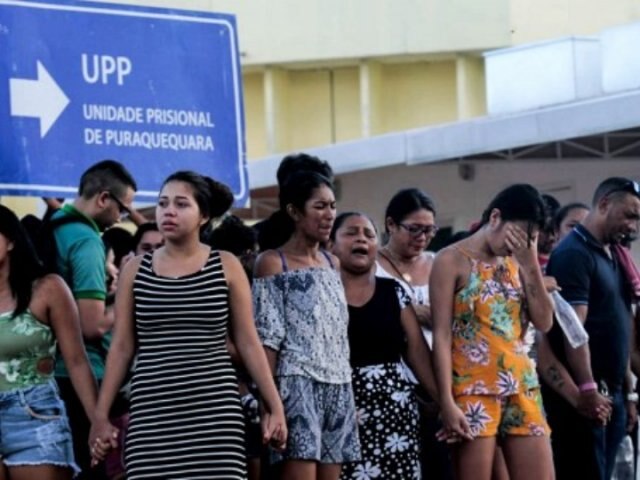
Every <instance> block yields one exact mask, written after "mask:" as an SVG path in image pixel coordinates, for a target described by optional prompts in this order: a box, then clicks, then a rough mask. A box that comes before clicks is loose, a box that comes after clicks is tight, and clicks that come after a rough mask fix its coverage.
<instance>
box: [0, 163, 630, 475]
mask: <svg viewBox="0 0 640 480" xmlns="http://www.w3.org/2000/svg"><path fill="white" fill-rule="evenodd" d="M277 180H278V186H279V203H280V208H279V210H278V211H277V212H275V213H274V214H273V215H272V216H271V217H269V218H268V219H265V220H263V221H261V222H259V223H257V224H255V225H252V226H249V225H246V224H244V223H243V222H242V221H241V220H240V219H239V218H237V217H234V216H233V215H230V214H229V213H228V211H229V209H230V208H231V206H232V203H233V195H232V193H231V192H230V190H229V188H228V187H227V186H225V185H223V184H221V183H219V182H217V181H215V180H212V179H210V178H208V177H206V176H204V175H201V174H198V173H196V172H191V171H179V172H175V173H173V174H172V175H170V176H169V177H168V178H167V179H166V180H165V181H164V182H163V184H162V185H160V186H159V190H160V194H159V197H158V202H157V205H156V208H155V219H153V221H151V220H148V219H146V218H145V217H144V216H142V215H141V214H140V213H139V212H137V211H136V210H135V209H134V208H133V207H132V201H133V198H134V195H135V191H136V188H137V187H136V182H135V180H134V179H133V178H132V176H131V175H130V174H129V172H128V171H127V170H126V168H125V167H124V166H123V165H121V164H120V163H118V162H115V161H112V160H105V161H102V162H99V163H97V164H95V165H93V166H92V167H90V168H89V169H88V170H87V171H86V172H85V173H84V174H83V175H82V178H81V179H80V184H79V189H78V196H77V198H76V199H74V200H73V201H72V202H70V203H66V204H62V203H61V202H59V201H57V200H55V199H47V205H48V207H49V211H48V213H47V215H46V218H45V219H44V220H42V225H41V228H40V229H39V230H37V231H38V232H39V233H38V234H34V233H33V232H34V231H35V230H34V229H33V223H34V219H33V218H31V219H26V218H25V219H23V220H22V222H21V221H20V220H19V219H18V218H17V216H16V215H15V214H14V213H13V212H12V211H11V210H9V209H8V208H6V207H3V206H0V456H1V457H2V466H1V467H0V479H7V480H22V479H33V478H38V479H44V480H58V479H69V478H73V477H75V478H81V479H95V480H103V479H122V478H127V479H131V480H136V479H152V478H155V479H167V480H173V479H197V478H202V479H214V478H219V479H245V478H250V479H252V480H258V479H272V478H273V479H277V478H278V479H285V480H293V479H304V480H307V479H309V480H313V479H318V480H338V479H342V480H348V479H352V480H368V479H422V478H424V479H431V478H433V479H452V478H456V479H492V478H495V479H509V478H510V479H513V480H515V479H518V480H520V479H535V480H538V479H553V478H559V479H574V478H581V479H610V478H612V476H614V475H615V474H616V473H615V466H616V456H617V454H618V450H619V448H620V445H621V443H622V442H623V439H624V438H625V436H626V435H627V434H628V433H630V432H632V431H633V430H634V428H637V427H636V422H637V411H636V405H637V401H638V395H637V393H636V384H635V376H636V375H639V376H640V338H639V337H638V336H637V334H636V331H637V330H636V327H637V323H638V322H640V313H638V312H639V309H638V303H639V302H640V273H639V272H638V269H637V267H636V266H635V264H634V261H633V258H632V256H631V254H630V251H629V246H630V244H631V242H632V241H633V240H634V239H635V238H636V236H637V234H638V230H639V224H640V186H639V184H638V183H637V182H636V181H633V180H631V179H627V178H621V177H612V178H608V179H606V180H603V181H602V182H601V183H600V184H599V185H598V187H597V189H596V191H595V193H594V196H593V199H592V203H591V205H590V206H589V205H586V204H582V203H572V204H568V205H564V206H563V205H560V204H559V203H558V202H557V201H556V200H555V199H554V198H553V197H551V196H548V195H541V194H540V192H538V190H536V188H535V187H533V186H531V185H528V184H516V185H511V186H508V187H507V188H505V189H503V190H502V191H500V192H496V195H495V197H494V198H493V200H492V201H491V202H490V203H489V204H488V206H487V207H486V209H485V210H484V212H483V214H482V216H481V218H480V219H479V220H478V221H477V222H476V223H475V224H474V225H472V226H470V229H469V231H465V232H458V233H457V234H456V235H454V236H452V237H451V238H450V239H448V245H446V246H445V247H443V248H441V249H440V250H439V251H438V252H431V251H429V246H430V243H431V241H432V240H433V239H434V237H435V236H436V234H437V232H438V226H437V223H436V218H437V216H436V204H435V202H434V201H433V199H431V198H430V197H429V196H428V195H427V194H426V193H425V192H423V191H421V190H420V189H418V188H407V189H403V190H400V191H398V192H397V193H396V194H395V195H394V196H393V197H392V198H391V199H390V200H389V203H388V206H387V208H386V211H385V212H384V224H383V225H382V226H381V227H380V228H379V227H378V226H377V225H376V223H375V222H374V221H373V220H372V217H371V214H377V213H378V212H357V211H351V212H344V213H340V214H339V215H338V214H337V210H338V205H337V202H336V198H335V193H334V175H333V171H332V169H331V167H330V165H329V164H328V163H327V162H325V161H322V160H320V159H318V158H316V157H313V156H310V155H306V154H295V155H289V156H287V157H285V158H284V159H283V161H282V162H281V164H280V167H279V169H278V172H277ZM380 213H382V212H380ZM126 217H128V218H129V220H131V222H133V224H135V232H134V233H133V234H132V233H130V230H131V229H128V230H127V229H124V228H120V227H119V226H118V225H116V224H118V223H119V222H120V221H121V220H124V219H125V218H126ZM36 223H37V222H36ZM36 237H38V238H36ZM42 240H47V241H48V242H49V243H53V244H54V245H55V248H54V249H53V261H51V259H47V258H45V257H46V256H48V255H51V253H50V251H51V249H49V252H46V251H45V249H44V248H43V247H42V243H43V242H42ZM45 243H46V242H45ZM47 260H49V261H47ZM50 264H53V266H54V267H55V268H47V267H46V265H50ZM554 292H555V294H554V295H553V296H552V295H551V294H552V293H554ZM558 293H559V294H560V297H558V296H557V294H558ZM558 298H560V300H558ZM562 299H564V300H562ZM558 301H566V302H568V304H570V305H571V307H572V312H574V313H575V315H574V316H571V318H569V319H567V320H566V321H567V322H570V321H573V322H574V327H575V328H584V330H586V333H587V334H588V341H586V342H583V343H582V344H580V345H578V346H576V345H575V344H573V343H571V342H570V341H569V339H568V336H569V335H570V332H568V331H567V330H566V328H567V327H565V326H564V325H565V323H561V322H558V321H557V315H559V307H558V303H557V302H558Z"/></svg>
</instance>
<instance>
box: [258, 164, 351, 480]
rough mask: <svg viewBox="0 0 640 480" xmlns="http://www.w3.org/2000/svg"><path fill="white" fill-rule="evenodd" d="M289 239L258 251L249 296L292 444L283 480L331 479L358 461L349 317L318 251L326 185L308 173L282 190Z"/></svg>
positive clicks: (328, 218)
mask: <svg viewBox="0 0 640 480" xmlns="http://www.w3.org/2000/svg"><path fill="white" fill-rule="evenodd" d="M280 208H281V211H280V214H279V217H280V219H281V220H282V221H283V228H284V229H285V231H286V232H288V235H289V239H288V240H287V241H286V242H285V243H284V245H282V246H281V247H280V248H278V249H275V250H267V251H266V252H264V253H262V254H261V255H260V256H259V257H258V259H257V261H256V267H255V278H254V283H253V297H254V307H255V317H256V324H257V329H258V335H259V336H260V338H261V340H262V344H263V345H264V347H265V350H266V352H267V357H268V358H269V362H270V364H271V368H272V370H273V372H274V375H275V377H276V381H277V384H278V389H279V391H280V395H281V397H282V402H283V404H284V409H285V417H286V420H287V427H288V429H289V438H288V441H287V447H286V449H285V451H284V452H283V453H282V454H274V458H273V460H274V461H281V460H283V461H284V462H283V464H282V478H284V479H293V478H304V479H310V480H313V479H316V478H322V479H326V480H329V479H336V480H337V478H338V477H339V475H340V469H341V466H342V464H343V463H346V462H352V461H356V460H358V459H359V458H360V444H359V441H358V432H357V427H356V414H355V404H354V399H353V391H352V389H351V367H350V365H349V342H348V335H347V324H348V312H347V303H346V299H345V294H344V289H343V287H342V282H341V281H340V274H339V273H338V270H337V268H338V259H337V258H336V257H335V256H333V255H332V254H331V253H329V252H327V251H325V250H323V249H322V248H321V245H322V244H325V243H326V242H327V241H328V240H329V234H330V233H331V227H332V226H333V222H334V220H335V217H336V201H335V196H334V193H333V185H332V183H331V181H330V180H329V179H328V178H326V177H324V176H322V175H320V174H318V173H315V172H311V171H308V170H305V171H298V172H294V173H292V174H291V175H290V176H289V177H288V178H287V179H286V180H284V182H283V185H281V188H280Z"/></svg>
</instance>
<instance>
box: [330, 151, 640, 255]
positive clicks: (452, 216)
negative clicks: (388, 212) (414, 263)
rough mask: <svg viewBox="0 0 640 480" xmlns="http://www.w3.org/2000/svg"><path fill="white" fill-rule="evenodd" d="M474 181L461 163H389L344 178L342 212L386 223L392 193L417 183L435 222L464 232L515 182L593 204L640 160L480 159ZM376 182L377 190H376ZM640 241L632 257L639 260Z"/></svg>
mask: <svg viewBox="0 0 640 480" xmlns="http://www.w3.org/2000/svg"><path fill="white" fill-rule="evenodd" d="M473 165H474V168H475V175H474V178H473V180H471V181H465V180H463V179H462V178H460V175H459V173H458V169H459V163H458V162H443V163H435V164H429V165H418V166H414V167H398V166H395V167H386V168H378V169H375V170H368V171H363V172H358V173H350V174H345V175H342V176H340V199H339V202H338V209H339V211H347V210H361V211H363V212H366V213H368V214H369V215H371V217H372V218H373V219H374V220H375V221H376V222H377V223H378V226H379V227H382V225H383V217H384V210H385V208H386V206H387V202H388V201H389V200H390V199H391V197H392V196H393V194H394V193H395V192H397V191H398V190H400V189H402V188H408V187H417V188H420V189H422V190H424V191H425V192H426V193H427V194H428V195H429V196H431V197H432V198H433V199H434V201H435V202H436V207H437V223H438V224H439V225H441V226H453V229H454V231H458V230H466V229H468V227H469V225H470V224H471V223H472V222H473V221H475V220H478V219H479V218H480V216H481V215H482V211H483V209H484V208H486V206H487V205H488V204H489V202H490V201H491V199H492V198H493V196H494V195H495V194H496V193H498V192H499V191H500V190H501V189H502V188H504V187H507V186H509V185H511V184H513V183H531V184H533V185H534V186H535V187H537V188H538V189H539V190H541V191H543V192H548V193H550V194H552V195H554V196H555V197H556V198H558V200H559V201H560V202H561V203H569V202H576V201H579V202H583V203H586V204H587V205H590V204H591V197H592V196H593V192H594V190H595V188H596V186H597V185H598V183H600V182H601V181H602V180H604V179H605V178H607V177H610V176H623V177H631V178H636V179H637V178H640V159H630V160H570V161H556V160H546V159H545V160H533V159H530V160H523V161H512V162H509V161H477V162H474V163H473ZM372 185H375V188H372ZM638 243H639V242H635V244H634V255H635V257H636V260H637V261H640V245H638Z"/></svg>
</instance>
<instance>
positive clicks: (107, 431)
mask: <svg viewBox="0 0 640 480" xmlns="http://www.w3.org/2000/svg"><path fill="white" fill-rule="evenodd" d="M118 434H119V430H118V429H117V428H116V427H114V426H113V425H112V424H111V423H110V422H109V420H107V419H104V420H94V422H93V423H92V424H91V431H90V432H89V451H90V452H91V466H94V465H97V464H98V463H100V462H101V461H103V460H104V459H105V457H106V456H107V454H108V453H109V451H110V450H111V449H113V448H116V447H117V446H118Z"/></svg>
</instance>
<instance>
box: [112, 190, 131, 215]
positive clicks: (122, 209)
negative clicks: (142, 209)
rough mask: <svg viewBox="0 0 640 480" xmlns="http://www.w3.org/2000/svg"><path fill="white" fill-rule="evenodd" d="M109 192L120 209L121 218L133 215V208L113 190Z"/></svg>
mask: <svg viewBox="0 0 640 480" xmlns="http://www.w3.org/2000/svg"><path fill="white" fill-rule="evenodd" d="M107 193H108V194H109V198H111V199H112V200H113V201H114V202H116V204H117V205H118V211H119V212H120V218H123V219H124V218H127V217H128V216H129V215H131V209H130V208H129V207H127V206H126V205H125V204H124V203H122V200H120V199H119V198H118V197H117V196H116V195H114V194H113V193H111V192H107Z"/></svg>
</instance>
